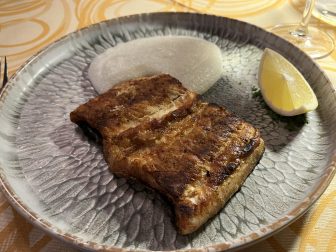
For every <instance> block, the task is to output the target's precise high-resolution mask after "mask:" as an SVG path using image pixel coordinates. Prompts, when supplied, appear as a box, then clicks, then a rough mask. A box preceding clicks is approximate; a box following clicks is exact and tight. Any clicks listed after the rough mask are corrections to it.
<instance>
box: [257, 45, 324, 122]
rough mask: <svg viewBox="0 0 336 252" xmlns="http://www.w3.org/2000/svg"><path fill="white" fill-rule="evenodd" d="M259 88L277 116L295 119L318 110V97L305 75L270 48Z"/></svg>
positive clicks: (263, 59) (266, 52) (260, 69)
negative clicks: (296, 116) (297, 116)
mask: <svg viewBox="0 0 336 252" xmlns="http://www.w3.org/2000/svg"><path fill="white" fill-rule="evenodd" d="M259 88H260V91H261V93H262V96H263V98H264V100H265V102H266V103H267V105H268V106H269V107H270V108H271V109H272V110H274V111H275V112H276V113H278V114H280V115H284V116H294V115H299V114H303V113H306V112H308V111H311V110H314V109H316V107H317V106H318V102H317V98H316V96H315V94H314V91H313V90H312V89H311V87H310V86H309V84H308V83H307V81H306V80H305V78H304V77H303V76H302V74H301V73H300V72H299V71H298V70H297V69H296V68H295V66H293V65H292V64H291V63H290V62H289V61H288V60H286V59H285V58H284V57H283V56H281V55H280V54H279V53H277V52H275V51H273V50H271V49H268V48H266V49H265V51H264V54H263V56H262V59H261V62H260V68H259Z"/></svg>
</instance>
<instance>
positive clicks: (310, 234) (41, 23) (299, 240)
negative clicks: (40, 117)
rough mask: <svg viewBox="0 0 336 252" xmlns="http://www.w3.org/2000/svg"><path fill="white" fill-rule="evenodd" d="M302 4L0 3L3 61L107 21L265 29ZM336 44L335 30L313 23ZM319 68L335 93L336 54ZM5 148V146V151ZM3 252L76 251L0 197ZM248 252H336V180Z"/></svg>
mask: <svg viewBox="0 0 336 252" xmlns="http://www.w3.org/2000/svg"><path fill="white" fill-rule="evenodd" d="M303 5H304V1H302V0H291V1H288V0H222V1H219V0H217V1H216V0H176V1H172V0H0V56H5V55H6V56H7V59H8V62H9V74H10V75H11V74H13V73H14V72H15V71H16V69H17V68H18V67H19V66H20V65H21V64H22V63H24V61H25V60H26V59H27V58H29V57H30V56H32V55H33V54H35V53H36V52H37V51H39V50H40V49H42V48H43V47H45V46H46V45H48V44H50V43H51V42H52V41H54V40H56V39H58V38H60V37H61V36H64V35H65V34H67V33H69V32H72V31H74V30H77V29H79V28H82V27H84V26H87V25H89V24H92V23H97V22H100V21H102V20H105V19H110V18H115V17H119V16H124V15H130V14H136V13H143V12H158V11H189V12H204V13H211V14H216V15H222V16H227V17H232V18H236V19H241V20H244V21H247V22H250V23H253V24H256V25H258V26H261V27H263V28H269V27H272V26H274V25H276V24H279V23H296V22H298V21H299V20H300V17H301V13H302V9H303ZM312 23H314V24H315V25H318V26H320V27H321V29H326V30H328V31H329V32H330V33H331V34H332V35H333V36H334V38H335V39H336V28H335V27H332V26H330V25H327V24H325V23H322V22H320V21H318V20H317V19H313V20H312ZM318 64H319V65H320V66H321V67H322V68H323V69H324V70H326V72H327V74H328V75H329V76H330V78H331V80H332V82H333V84H334V85H335V87H336V51H334V53H333V54H332V55H330V56H329V57H328V58H325V59H323V60H319V61H318ZM0 148H1V146H0ZM0 251H10V252H12V251H77V250H76V249H74V248H72V247H70V246H69V245H66V244H64V243H62V242H61V241H58V240H55V239H53V238H51V237H50V236H48V235H46V234H45V233H44V232H43V231H41V230H39V229H37V228H35V227H33V226H32V225H31V224H29V223H28V222H27V221H26V220H25V219H23V218H22V217H21V216H20V215H19V214H18V213H17V212H16V211H15V210H14V209H13V208H12V207H11V206H10V205H9V204H8V202H7V201H6V199H5V198H4V196H3V195H2V193H0ZM246 251H266V252H267V251H318V252H320V251H336V178H335V179H334V180H333V181H332V183H331V185H330V186H329V187H328V189H327V191H326V192H325V193H324V194H323V196H322V197H321V198H320V200H319V201H318V202H317V203H316V204H315V205H314V206H313V207H312V208H311V209H310V210H309V212H308V213H307V214H305V215H304V216H303V217H302V218H301V219H299V220H298V221H296V222H295V223H294V224H292V225H291V226H290V227H288V228H286V229H284V230H283V231H281V232H279V233H277V234H276V235H274V236H273V237H271V238H269V239H267V240H265V241H262V242H260V243H258V244H256V245H254V246H252V247H250V248H248V249H246Z"/></svg>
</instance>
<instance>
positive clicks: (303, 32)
mask: <svg viewBox="0 0 336 252" xmlns="http://www.w3.org/2000/svg"><path fill="white" fill-rule="evenodd" d="M315 2H316V0H307V1H306V6H305V8H304V11H303V14H302V19H301V22H300V23H299V26H298V27H297V28H296V29H295V31H294V32H293V35H296V36H302V37H303V36H307V35H308V24H309V21H310V18H311V16H312V14H313V10H314V6H315Z"/></svg>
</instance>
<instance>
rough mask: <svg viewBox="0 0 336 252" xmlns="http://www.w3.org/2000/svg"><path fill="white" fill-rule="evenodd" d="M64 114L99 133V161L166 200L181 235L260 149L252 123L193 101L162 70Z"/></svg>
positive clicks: (220, 200)
mask: <svg viewBox="0 0 336 252" xmlns="http://www.w3.org/2000/svg"><path fill="white" fill-rule="evenodd" d="M147 85H148V86H149V87H146V86H147ZM162 93H164V94H162ZM172 104H173V105H172ZM120 106H122V109H115V108H119V107H120ZM148 108H149V109H148ZM157 108H159V110H157ZM153 110H154V111H155V113H154V115H155V116H153V113H150V112H151V111H153ZM148 111H149V112H148ZM130 114H131V115H132V116H130ZM156 115H158V116H156ZM70 116H71V120H72V121H73V122H75V123H78V124H80V123H82V122H86V123H88V124H89V125H90V126H91V127H93V128H94V129H96V130H98V131H99V132H100V133H101V135H102V137H103V151H104V157H105V160H106V161H107V163H108V165H109V167H110V169H111V170H112V171H113V172H114V173H115V174H116V175H118V176H123V177H127V178H136V179H138V180H140V181H142V182H143V183H145V184H147V185H148V186H150V187H152V188H154V189H156V190H157V191H159V192H160V193H162V194H163V195H165V196H166V197H167V198H168V199H169V200H170V201H171V202H172V204H173V206H174V209H175V214H176V225H177V227H178V230H179V231H180V233H182V234H188V233H191V232H193V231H195V230H196V229H197V228H199V227H200V226H201V225H202V224H203V223H204V222H205V221H206V220H208V219H209V218H211V217H212V216H213V215H214V214H216V213H217V212H218V211H219V210H220V209H221V208H222V207H223V206H224V204H225V202H226V201H227V200H228V199H229V198H230V197H231V195H232V194H233V193H234V192H236V191H237V190H238V189H239V187H240V186H241V184H242V183H243V181H244V180H245V178H246V176H247V175H248V174H249V173H250V171H251V170H252V169H253V167H254V166H255V164H256V161H255V160H259V158H260V157H261V155H262V152H263V149H264V147H263V141H262V140H261V138H260V134H259V131H258V130H256V129H255V128H254V127H253V126H252V125H250V124H248V123H246V122H244V121H243V120H242V119H240V118H238V117H236V116H234V115H232V114H231V113H230V112H228V111H227V110H226V109H224V108H222V107H220V106H218V105H216V104H208V103H205V102H201V101H198V100H197V98H196V94H194V93H192V92H190V91H188V90H186V89H185V88H183V87H182V84H181V83H179V82H178V81H177V80H176V79H174V78H172V77H170V76H167V75H160V76H154V77H146V78H141V79H138V80H135V81H129V82H125V83H121V84H119V85H117V86H116V87H114V88H112V89H111V90H109V91H108V92H107V93H105V94H103V95H101V96H98V97H97V98H94V99H93V100H91V101H89V102H88V103H86V104H84V105H81V106H80V107H79V108H77V109H76V110H75V111H74V112H72V113H71V115H70ZM125 125H126V126H125ZM260 150H262V151H260ZM235 177H237V178H239V179H238V180H237V181H236V182H235V184H232V183H231V182H230V181H231V180H232V178H235ZM228 187H230V188H228Z"/></svg>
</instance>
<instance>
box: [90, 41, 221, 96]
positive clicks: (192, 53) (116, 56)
mask: <svg viewBox="0 0 336 252" xmlns="http://www.w3.org/2000/svg"><path fill="white" fill-rule="evenodd" d="M161 73H167V74H170V75H171V76H173V77H175V78H176V79H178V80H179V81H180V82H181V83H182V84H183V86H184V87H186V88H188V89H189V90H192V91H194V92H196V93H198V94H202V93H204V92H205V91H207V90H208V89H209V88H210V87H211V86H212V85H213V84H214V83H215V82H216V81H217V80H218V79H219V78H220V77H221V74H222V55H221V51H220V49H219V48H218V47H217V46H216V45H215V44H213V43H210V42H208V41H206V40H203V39H198V38H193V37H186V36H165V37H151V38H143V39H137V40H133V41H130V42H126V43H122V44H118V45H117V46H115V47H112V48H110V49H108V50H106V51H105V52H104V53H102V54H100V55H98V56H97V57H96V58H94V60H93V61H92V63H91V65H90V67H89V78H90V80H91V82H92V85H93V87H94V88H95V89H96V91H97V92H98V93H100V94H101V93H104V92H106V91H107V90H109V89H110V88H111V87H113V85H115V84H117V83H120V82H122V81H126V80H130V79H134V78H138V77H143V76H150V75H155V74H161Z"/></svg>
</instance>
